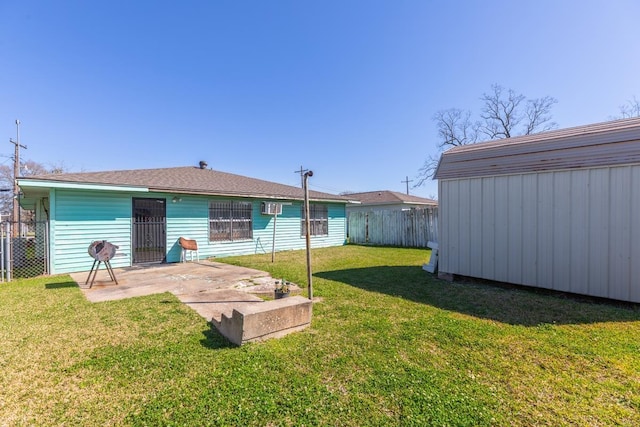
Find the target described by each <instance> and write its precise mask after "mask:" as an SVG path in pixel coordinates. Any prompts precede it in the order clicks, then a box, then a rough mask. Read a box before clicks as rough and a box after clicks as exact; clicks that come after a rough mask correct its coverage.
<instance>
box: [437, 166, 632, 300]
mask: <svg viewBox="0 0 640 427" xmlns="http://www.w3.org/2000/svg"><path fill="white" fill-rule="evenodd" d="M439 195H440V212H441V215H440V227H441V232H440V233H441V234H440V242H439V250H440V258H439V269H440V271H441V272H444V273H451V274H458V275H463V276H470V277H478V278H484V279H489V280H495V281H502V282H509V283H514V284H521V285H528V286H536V287H541V288H547V289H554V290H559V291H565V292H573V293H579V294H586V295H592V296H598V297H606V298H612V299H618V300H625V301H633V302H640V265H639V264H640V263H638V262H637V260H638V259H640V258H639V256H640V221H639V220H638V218H640V165H625V166H611V167H601V168H592V169H576V170H564V171H553V172H541V173H530V174H514V175H505V176H497V177H476V178H461V179H443V180H440V182H439Z"/></svg>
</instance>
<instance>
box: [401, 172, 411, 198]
mask: <svg viewBox="0 0 640 427" xmlns="http://www.w3.org/2000/svg"><path fill="white" fill-rule="evenodd" d="M400 182H403V183H406V184H407V194H409V183H410V182H413V180H409V177H408V176H407V177H406V178H405V179H404V181H400Z"/></svg>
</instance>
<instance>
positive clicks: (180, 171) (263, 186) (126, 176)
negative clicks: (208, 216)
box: [18, 166, 348, 203]
mask: <svg viewBox="0 0 640 427" xmlns="http://www.w3.org/2000/svg"><path fill="white" fill-rule="evenodd" d="M18 183H19V185H21V186H39V187H45V186H50V187H59V186H65V184H67V185H68V184H85V185H95V186H100V187H101V188H103V187H104V188H103V189H108V188H109V187H110V186H113V187H114V189H118V187H129V188H134V189H135V188H143V189H147V190H148V191H156V192H171V193H183V194H202V195H217V196H220V195H222V196H237V197H260V198H272V199H293V200H303V199H304V191H303V189H302V188H299V187H293V186H290V185H284V184H278V183H275V182H270V181H264V180H261V179H256V178H249V177H246V176H242V175H235V174H232V173H227V172H220V171H215V170H211V169H202V168H199V167H190V166H186V167H175V168H162V169H135V170H117V171H105V172H81V173H62V174H47V175H37V176H29V177H23V178H19V179H18ZM105 186H106V187H105ZM309 199H311V200H318V201H336V202H342V203H347V201H348V199H347V197H343V196H338V195H334V194H329V193H321V192H318V191H309Z"/></svg>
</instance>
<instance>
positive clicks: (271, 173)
mask: <svg viewBox="0 0 640 427" xmlns="http://www.w3.org/2000/svg"><path fill="white" fill-rule="evenodd" d="M638 22H640V2H637V1H635V0H626V1H625V0H602V1H595V0H580V1H570V0H553V1H552V0H536V1H512V0H505V1H491V0H486V1H470V0H469V1H455V0H453V1H429V0H414V1H404V0H389V1H380V0H362V1H359V0H340V1H338V0H324V1H312V0H298V1H284V0H272V1H267V0H255V1H241V0H240V1H217V0H208V1H190V0H186V1H181V2H165V1H120V0H110V1H91V0H87V1H64V0H61V1H48V0H40V1H32V0H0V58H1V60H2V66H1V67H0V137H4V138H5V139H4V141H5V142H4V143H2V144H0V163H5V164H10V162H11V159H10V157H11V155H12V154H13V145H12V144H10V143H9V138H13V139H15V138H16V126H15V119H20V121H21V126H20V142H21V143H23V144H26V145H27V146H28V149H27V150H23V151H22V152H21V157H22V158H23V159H29V160H34V161H36V162H40V163H43V164H46V165H59V164H63V165H64V166H65V167H66V168H67V170H69V171H73V172H77V171H97V170H114V169H137V168H156V167H172V166H185V165H196V164H197V163H198V161H199V160H206V161H207V162H208V164H209V167H211V168H213V169H216V170H221V171H226V172H231V173H237V174H241V175H247V176H251V177H255V178H260V179H266V180H270V181H275V182H280V183H283V184H290V185H299V183H300V177H299V175H296V174H295V173H294V171H295V170H297V169H299V168H300V166H303V167H304V168H308V169H312V170H313V171H314V176H313V178H311V179H310V186H311V188H312V189H314V190H318V191H325V192H330V193H336V194H337V193H340V192H344V191H373V190H394V191H402V192H404V191H405V190H406V185H405V184H404V183H402V182H401V181H403V180H404V179H405V177H407V176H408V177H409V179H410V180H411V179H413V180H416V175H417V174H418V170H419V168H420V167H421V166H422V164H423V162H424V160H425V158H426V157H427V156H428V155H429V154H434V153H435V152H437V150H436V143H437V133H436V128H435V123H434V122H433V120H432V117H433V115H434V113H435V112H436V111H438V110H442V109H447V108H451V107H457V108H463V109H471V110H472V111H474V112H477V111H478V109H479V105H480V101H479V97H480V96H481V95H482V93H484V92H488V91H489V90H490V87H491V85H492V84H494V83H498V84H500V85H502V86H504V87H505V88H511V89H514V90H515V91H517V92H520V93H523V94H524V95H526V96H527V97H530V98H536V97H542V96H545V95H550V96H553V97H555V98H557V99H558V103H557V104H556V105H555V107H554V109H553V116H554V119H555V121H556V122H557V123H558V125H559V127H570V126H577V125H582V124H588V123H593V122H600V121H605V120H608V119H610V118H611V117H612V116H615V115H617V114H619V106H620V105H622V104H624V103H625V102H627V101H628V100H630V99H632V98H633V97H634V96H637V97H639V98H640V54H639V53H640V47H639V46H638V41H639V40H640V25H638ZM0 140H1V139H0ZM3 146H4V148H3ZM410 192H411V194H414V195H418V196H423V197H429V196H431V195H436V194H437V184H436V182H435V181H432V182H429V183H427V185H425V186H423V187H420V188H412V189H410Z"/></svg>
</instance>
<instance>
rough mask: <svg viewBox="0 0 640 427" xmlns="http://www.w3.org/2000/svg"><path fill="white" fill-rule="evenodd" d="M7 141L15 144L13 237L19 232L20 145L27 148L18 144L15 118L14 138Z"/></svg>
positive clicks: (17, 235)
mask: <svg viewBox="0 0 640 427" xmlns="http://www.w3.org/2000/svg"><path fill="white" fill-rule="evenodd" d="M9 142H10V143H12V144H13V145H14V146H15V152H14V154H13V218H11V219H12V221H13V229H12V234H13V237H19V234H20V189H19V188H18V176H20V147H22V148H24V149H25V150H26V149H27V146H26V145H22V144H20V120H18V119H16V140H15V141H14V140H13V139H11V138H9Z"/></svg>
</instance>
